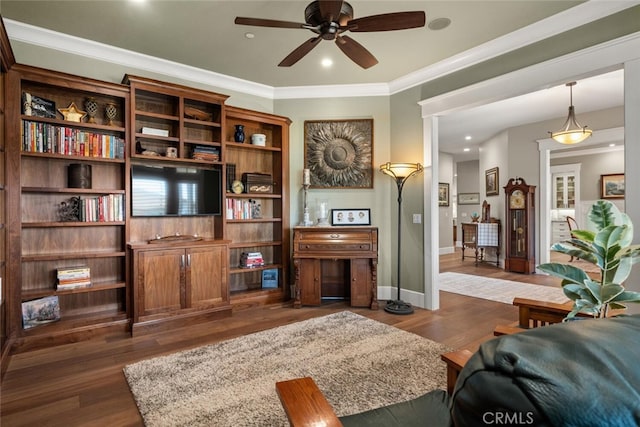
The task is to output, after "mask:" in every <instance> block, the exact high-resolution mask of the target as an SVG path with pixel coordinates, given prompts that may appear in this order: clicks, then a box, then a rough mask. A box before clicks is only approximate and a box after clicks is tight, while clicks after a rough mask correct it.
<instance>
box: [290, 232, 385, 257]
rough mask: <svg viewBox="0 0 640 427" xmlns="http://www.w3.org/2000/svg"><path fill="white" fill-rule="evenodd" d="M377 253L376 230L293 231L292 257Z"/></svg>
mask: <svg viewBox="0 0 640 427" xmlns="http://www.w3.org/2000/svg"><path fill="white" fill-rule="evenodd" d="M377 251H378V236H377V230H373V229H371V228H367V229H362V230H360V229H349V230H342V229H335V230H334V229H326V228H324V229H308V230H307V229H304V230H295V233H294V238H293V252H294V255H295V254H299V255H303V254H309V253H315V254H322V255H324V254H329V253H332V252H336V253H337V252H339V253H345V252H356V253H362V252H377Z"/></svg>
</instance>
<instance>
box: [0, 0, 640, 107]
mask: <svg viewBox="0 0 640 427" xmlns="http://www.w3.org/2000/svg"><path fill="white" fill-rule="evenodd" d="M637 4H640V0H634V1H594V0H591V1H587V2H584V3H581V4H579V5H578V6H575V7H572V8H570V9H568V10H566V11H563V12H560V13H558V14H556V15H553V16H550V17H548V18H545V19H543V20H541V21H538V22H535V23H533V24H531V25H528V26H527V27H524V28H521V29H519V30H517V31H514V32H512V33H509V34H506V35H504V36H502V37H498V38H497V39H494V40H492V41H490V42H487V43H484V44H482V45H480V46H477V47H475V48H473V49H469V50H467V51H465V52H462V53H460V54H458V55H454V56H452V57H449V58H447V59H445V60H442V61H440V62H438V63H436V64H434V65H431V66H428V67H425V68H423V69H421V70H417V71H415V72H412V73H410V74H407V75H405V76H403V77H400V78H398V79H396V80H393V81H391V82H381V83H372V84H356V85H317V86H313V85H311V86H291V87H273V86H269V85H264V84H260V83H256V82H251V81H248V80H243V79H239V78H236V77H233V76H228V75H225V74H220V73H216V72H213V71H207V70H203V69H200V68H196V67H191V66H188V65H184V64H180V63H177V62H173V61H168V60H165V59H161V58H157V57H153V56H149V55H145V54H140V53H137V52H133V51H130V50H126V49H122V48H118V47H115V46H110V45H106V44H103V43H98V42H95V41H91V40H86V39H82V38H79V37H75V36H70V35H67V34H63V33H59V32H56V31H51V30H47V29H45V28H40V27H36V26H33V25H29V24H24V23H21V22H18V21H14V20H11V19H5V20H4V21H5V26H6V29H7V34H8V35H9V38H10V39H12V40H16V41H20V42H23V43H27V44H32V45H35V46H40V47H44V48H47V49H52V50H57V51H62V52H66V53H69V54H73V55H79V56H84V57H87V58H92V59H96V60H100V61H105V62H111V63H115V64H119V65H122V66H126V67H135V68H137V69H140V70H145V71H149V72H152V73H157V74H161V75H168V76H173V77H177V78H180V79H184V80H188V81H193V82H197V83H202V84H206V85H210V86H215V87H219V88H221V89H226V90H232V91H237V92H241V93H246V94H249V95H254V96H258V97H262V98H268V99H296V98H305V99H309V98H334V97H339V98H346V97H364V96H389V95H392V94H394V93H398V92H400V91H403V90H406V89H409V88H411V87H414V86H417V85H419V84H422V83H425V82H428V81H430V80H434V79H437V78H439V77H442V76H445V75H447V74H450V73H453V72H455V71H459V70H461V69H463V68H467V67H469V66H472V65H475V64H478V63H480V62H483V61H486V60H488V59H491V58H494V57H496V56H499V55H501V54H504V53H506V52H510V51H513V50H516V49H519V48H521V47H523V46H526V45H529V44H532V43H535V42H537V41H539V40H543V39H545V38H548V37H551V36H553V35H556V34H560V33H562V32H565V31H568V30H570V29H572V28H575V27H578V26H580V25H584V24H587V23H589V22H592V21H595V20H597V19H600V18H603V17H605V16H608V15H611V14H613V13H616V12H619V11H621V10H624V9H627V8H629V7H632V6H635V5H637Z"/></svg>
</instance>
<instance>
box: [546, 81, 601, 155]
mask: <svg viewBox="0 0 640 427" xmlns="http://www.w3.org/2000/svg"><path fill="white" fill-rule="evenodd" d="M575 84H576V82H571V83H567V84H566V85H567V86H569V94H570V95H569V96H570V98H569V101H570V102H569V116H568V117H567V121H566V122H564V125H563V126H562V129H561V130H559V131H557V132H549V133H550V134H551V138H553V139H554V140H556V141H558V142H559V143H561V144H577V143H579V142H582V141H584V140H585V139H587V138H589V137H590V136H591V134H592V133H593V132H592V131H591V130H590V129H587V127H586V126H580V125H579V124H578V122H577V121H576V111H575V109H574V107H573V86H575Z"/></svg>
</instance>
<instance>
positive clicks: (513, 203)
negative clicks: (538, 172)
mask: <svg viewBox="0 0 640 427" xmlns="http://www.w3.org/2000/svg"><path fill="white" fill-rule="evenodd" d="M509 207H510V208H511V209H524V193H523V192H522V190H515V191H514V192H513V193H511V197H509Z"/></svg>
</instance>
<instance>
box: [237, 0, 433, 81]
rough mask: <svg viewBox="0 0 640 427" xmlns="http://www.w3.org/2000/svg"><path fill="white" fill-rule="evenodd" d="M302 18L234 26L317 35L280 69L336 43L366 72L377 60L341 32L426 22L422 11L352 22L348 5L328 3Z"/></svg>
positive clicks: (250, 21)
mask: <svg viewBox="0 0 640 427" xmlns="http://www.w3.org/2000/svg"><path fill="white" fill-rule="evenodd" d="M304 16H305V23H304V24H303V23H297V22H289V21H279V20H275V19H262V18H242V17H237V18H236V19H235V21H234V22H235V23H236V24H239V25H253V26H257V27H274V28H303V29H307V30H311V31H312V32H314V33H316V34H317V36H316V37H312V38H310V39H309V40H307V41H306V42H304V43H302V44H301V45H300V46H298V47H297V48H296V49H294V50H293V52H291V53H290V54H289V55H288V56H287V57H286V58H284V59H283V60H282V61H281V62H280V63H279V64H278V66H280V67H290V66H292V65H293V64H295V63H296V62H298V61H299V60H300V59H302V58H303V57H304V56H305V55H306V54H307V53H309V52H311V50H312V49H313V48H314V47H316V46H317V45H318V43H319V42H320V41H321V40H335V43H336V45H337V46H338V47H339V48H340V50H341V51H342V52H343V53H344V54H345V55H347V56H348V57H349V58H350V59H351V60H352V61H353V62H355V63H356V64H358V65H360V66H361V67H362V68H365V69H366V68H369V67H372V66H374V65H376V64H377V63H378V60H377V59H376V57H375V56H373V55H372V54H371V52H369V51H368V50H367V49H365V48H364V46H362V45H361V44H360V43H358V42H357V41H355V40H354V39H352V38H351V37H349V36H347V35H343V33H344V32H346V31H351V32H354V33H357V32H371V31H393V30H406V29H409V28H418V27H423V26H424V24H425V19H426V18H425V13H424V12H422V11H417V12H394V13H383V14H380V15H371V16H365V17H363V18H357V19H353V7H351V5H350V4H349V3H347V2H346V1H328V0H325V1H323V0H316V1H313V2H311V3H310V4H309V5H308V6H307V7H306V9H305V11H304Z"/></svg>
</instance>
